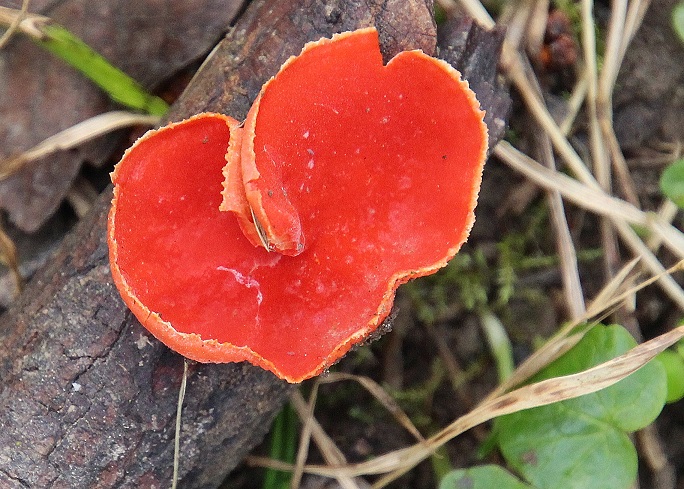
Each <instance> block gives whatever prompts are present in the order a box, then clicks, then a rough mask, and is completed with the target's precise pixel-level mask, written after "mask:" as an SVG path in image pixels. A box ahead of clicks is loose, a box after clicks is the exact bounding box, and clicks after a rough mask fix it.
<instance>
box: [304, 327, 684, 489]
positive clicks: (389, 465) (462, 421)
mask: <svg viewBox="0 0 684 489" xmlns="http://www.w3.org/2000/svg"><path fill="white" fill-rule="evenodd" d="M682 337H684V326H680V327H679V328H676V329H674V330H672V331H670V332H668V333H665V334H663V335H661V336H659V337H658V338H655V339H653V340H650V341H648V342H646V343H642V344H641V345H639V346H637V347H635V348H633V349H632V350H630V351H628V352H627V353H625V354H624V355H620V356H619V357H617V358H615V359H613V360H610V361H608V362H605V363H602V364H600V365H597V366H596V367H593V368H591V369H588V370H585V371H584V372H580V373H577V374H573V375H567V376H562V377H556V378H553V379H548V380H544V381H541V382H537V383H534V384H530V385H527V386H524V387H521V388H519V389H516V390H514V391H512V392H509V393H507V394H502V395H499V396H496V397H494V398H492V399H489V400H487V401H485V402H484V403H483V404H480V405H479V406H478V407H477V408H475V409H474V410H473V411H471V412H469V413H468V414H466V415H464V416H462V417H461V418H458V419H457V420H456V421H454V422H453V423H452V424H450V425H449V426H447V427H446V428H444V429H443V430H441V431H440V432H439V433H437V434H436V435H434V436H432V437H430V438H429V439H427V440H426V441H425V442H424V443H421V444H416V445H414V446H411V447H408V448H404V449H401V450H397V451H394V452H391V453H388V454H385V455H382V456H379V457H377V458H375V459H373V460H370V461H367V462H362V463H358V464H352V465H347V466H340V467H327V466H307V467H306V468H305V470H306V471H307V472H310V473H313V474H319V475H324V476H327V477H339V476H340V475H342V474H344V475H346V476H348V477H356V476H361V475H377V474H387V475H385V476H384V477H382V478H381V479H380V480H378V481H377V482H376V483H375V484H374V485H373V487H374V488H380V487H385V486H386V485H387V484H389V483H390V482H392V481H393V480H395V479H396V478H397V477H399V476H401V475H402V474H404V473H406V472H407V471H409V470H411V469H412V468H413V467H415V466H416V465H417V464H418V463H420V462H422V461H423V460H425V459H426V458H428V457H429V456H431V455H432V454H433V453H434V452H435V451H436V450H437V449H438V448H439V447H440V446H442V445H444V444H445V443H446V442H448V441H449V440H451V439H453V438H454V437H456V436H458V435H460V434H461V433H463V432H465V431H467V430H469V429H471V428H473V427H474V426H477V425H479V424H481V423H484V422H486V421H489V420H491V419H493V418H496V417H498V416H503V415H505V414H511V413H514V412H518V411H521V410H524V409H530V408H534V407H539V406H545V405H548V404H553V403H555V402H559V401H563V400H567V399H573V398H576V397H579V396H583V395H586V394H591V393H593V392H597V391H599V390H601V389H605V388H606V387H610V386H611V385H613V384H615V383H617V382H619V381H620V380H622V379H624V378H625V377H627V376H628V375H630V374H632V373H634V372H635V371H637V370H638V369H639V368H641V367H642V366H643V365H645V364H646V363H647V362H648V361H649V360H651V359H652V358H653V357H654V356H656V355H657V354H658V353H660V352H661V351H663V350H664V349H665V348H667V347H668V346H670V345H672V344H674V343H675V342H677V341H678V340H679V339H681V338H682Z"/></svg>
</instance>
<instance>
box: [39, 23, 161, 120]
mask: <svg viewBox="0 0 684 489" xmlns="http://www.w3.org/2000/svg"><path fill="white" fill-rule="evenodd" d="M41 33H42V36H40V37H39V38H37V37H33V39H34V41H36V42H37V43H38V44H40V45H41V46H43V47H44V48H45V49H47V50H48V51H50V52H51V53H53V54H54V55H56V56H59V57H60V58H61V59H62V60H64V61H66V62H67V63H68V64H70V65H71V66H72V67H74V68H76V69H77V70H78V71H80V72H81V73H82V74H83V75H85V76H86V77H88V78H89V79H90V80H92V81H93V82H94V83H95V84H96V85H98V86H99V87H100V88H102V89H103V90H104V91H105V92H106V93H107V94H108V95H109V96H110V97H111V98H112V100H114V101H116V102H118V103H120V104H122V105H125V106H127V107H130V108H132V109H136V110H141V111H144V112H147V113H148V114H151V115H157V116H161V115H164V114H165V113H166V111H167V110H168V108H169V106H168V104H167V103H166V102H164V101H163V100H162V99H161V98H159V97H156V96H154V95H152V94H150V93H149V92H147V91H146V90H145V89H144V88H143V87H142V86H141V85H140V84H139V83H138V82H136V81H135V80H134V79H132V78H131V77H130V76H128V75H127V74H126V73H124V72H123V71H121V70H120V69H118V68H116V67H114V66H113V65H112V64H111V63H109V61H107V60H106V59H105V58H104V57H102V56H101V55H100V54H98V53H97V52H96V51H94V50H93V49H92V48H91V47H90V46H88V45H87V44H86V43H85V42H83V41H82V40H81V39H79V38H78V37H76V36H75V35H73V34H72V33H71V32H69V31H68V30H67V29H66V28H64V27H62V26H61V25H59V24H55V23H53V22H46V23H44V24H42V25H41Z"/></svg>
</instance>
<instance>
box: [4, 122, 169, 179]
mask: <svg viewBox="0 0 684 489" xmlns="http://www.w3.org/2000/svg"><path fill="white" fill-rule="evenodd" d="M159 120H160V118H159V117H158V116H153V115H144V114H136V113H134V112H125V111H112V112H106V113H104V114H99V115H96V116H95V117H91V118H90V119H86V120H85V121H83V122H79V123H78V124H75V125H73V126H71V127H69V128H67V129H65V130H63V131H60V132H58V133H57V134H55V135H54V136H50V137H49V138H47V139H45V140H43V141H42V142H40V143H38V144H37V145H36V146H34V147H33V148H31V149H28V150H26V151H24V152H23V153H21V154H18V155H15V156H11V157H9V158H7V159H4V160H0V180H4V179H6V178H8V177H10V176H12V175H14V174H15V173H16V172H17V171H19V170H20V169H22V168H23V167H24V166H26V165H27V164H29V163H31V162H33V161H36V160H38V159H40V158H44V157H46V156H49V155H51V154H53V153H56V152H57V151H64V150H68V149H71V148H75V147H77V146H79V145H81V144H83V143H86V142H88V141H90V140H92V139H95V138H96V137H99V136H103V135H105V134H108V133H110V132H112V131H116V130H117V129H122V128H124V127H129V126H138V125H140V126H155V125H157V124H158V123H159Z"/></svg>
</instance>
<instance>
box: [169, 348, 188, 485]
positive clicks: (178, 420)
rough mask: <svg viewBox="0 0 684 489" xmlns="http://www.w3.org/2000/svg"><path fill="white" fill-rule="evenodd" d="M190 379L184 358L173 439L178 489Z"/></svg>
mask: <svg viewBox="0 0 684 489" xmlns="http://www.w3.org/2000/svg"><path fill="white" fill-rule="evenodd" d="M187 381H188V360H187V359H185V358H184V359H183V378H182V379H181V385H180V390H179V391H178V407H177V408H176V436H175V438H174V441H173V482H172V483H171V489H176V486H177V485H178V467H179V465H180V435H181V415H182V413H183V400H184V399H185V387H186V385H187Z"/></svg>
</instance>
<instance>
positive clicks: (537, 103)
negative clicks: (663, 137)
mask: <svg viewBox="0 0 684 489" xmlns="http://www.w3.org/2000/svg"><path fill="white" fill-rule="evenodd" d="M645 3H646V2H639V1H637V0H635V2H634V3H633V4H632V5H631V6H630V8H629V9H628V12H627V16H626V20H625V21H624V23H625V26H624V27H623V28H622V30H620V29H618V28H614V29H613V32H620V31H622V32H624V33H625V34H624V35H623V36H621V37H620V43H619V46H620V50H619V52H618V53H617V54H613V55H611V58H610V59H611V60H612V59H615V61H610V63H609V66H611V67H612V66H619V63H620V62H621V60H622V57H623V56H624V52H625V50H626V46H627V44H628V43H629V41H630V40H631V38H632V37H633V34H634V32H635V30H636V28H637V27H638V25H639V22H640V19H641V18H642V17H643V13H644V12H645V9H646V7H647V5H646V4H645ZM442 4H443V6H445V8H447V10H449V9H451V8H453V5H454V2H452V1H451V0H442ZM461 5H462V6H463V7H464V8H465V9H466V11H467V12H468V13H469V14H470V15H471V16H472V17H474V18H475V19H476V20H477V21H478V22H480V23H481V24H482V25H484V26H486V27H491V26H493V25H494V21H493V20H492V18H491V17H490V16H489V14H488V13H487V12H486V10H485V9H484V7H482V4H481V3H480V2H479V1H478V0H462V1H461ZM620 18H621V15H618V19H617V21H615V22H620ZM591 25H592V26H593V20H592V23H591ZM502 65H503V66H504V69H505V70H506V72H507V74H508V76H509V78H510V80H511V81H512V82H513V83H514V84H515V85H516V88H517V89H518V91H519V92H520V94H521V96H522V98H523V99H524V101H525V103H526V104H527V107H528V109H529V110H530V112H531V113H532V115H533V116H534V117H535V119H536V120H537V122H538V123H539V125H540V126H541V127H542V129H543V130H544V131H545V132H546V133H547V134H548V136H549V138H550V139H551V141H552V143H553V145H554V148H555V149H556V151H557V152H558V153H559V154H560V156H561V157H562V158H563V160H564V161H565V163H566V164H567V165H568V167H569V168H570V170H571V171H572V172H573V173H574V174H575V176H576V177H577V179H578V180H579V181H581V182H582V183H583V184H584V186H585V187H588V188H589V189H592V190H598V191H600V190H601V185H599V182H598V181H597V180H596V178H594V176H593V175H592V173H591V172H590V171H589V170H588V168H587V167H586V165H585V164H584V162H583V161H582V159H581V158H580V157H579V155H578V154H577V152H576V151H575V150H574V148H573V147H572V145H571V144H570V142H569V141H568V139H567V137H566V136H565V135H564V133H563V132H562V131H561V130H560V128H559V127H558V125H557V124H556V123H555V121H554V120H553V118H552V117H551V114H550V113H549V111H548V109H547V107H546V105H545V104H544V101H543V100H542V98H541V97H539V96H538V94H537V93H536V92H535V91H534V89H533V83H532V82H531V81H530V80H529V79H528V74H527V73H526V71H525V69H524V65H525V64H524V62H523V57H522V55H521V54H520V53H518V52H517V51H515V50H514V49H512V47H511V46H510V44H508V43H506V42H504V46H503V50H502ZM615 70H616V68H610V69H609V70H608V71H607V72H606V75H605V80H606V81H605V82H604V83H603V85H602V86H603V87H612V85H613V83H614V76H615V75H614V73H615ZM588 78H593V77H592V76H589V77H588ZM588 81H590V80H588ZM594 81H595V80H594ZM590 83H591V82H590ZM603 90H604V93H606V90H608V89H607V88H604V89H603ZM609 91H610V90H609ZM607 112H608V113H609V112H610V111H607ZM608 122H609V125H610V128H611V130H610V131H609V136H611V137H608V139H607V140H608V142H609V143H610V148H612V154H613V159H614V161H618V162H619V161H621V160H622V159H623V158H622V155H621V153H620V152H619V148H617V144H616V140H615V138H614V134H613V131H612V121H610V119H608ZM502 144H506V143H501V144H500V146H501V145H502ZM500 146H499V147H500ZM604 151H605V150H602V151H599V152H598V153H597V154H604ZM497 154H500V151H498V150H497ZM505 161H507V162H508V163H510V162H511V161H512V160H505ZM516 168H519V166H516ZM539 168H542V169H544V170H547V169H546V168H543V167H541V166H539ZM527 169H528V170H531V169H530V168H529V166H528V168H527ZM535 170H536V168H535V169H532V173H536V171H535ZM623 173H624V172H623ZM526 175H527V176H528V177H530V178H532V177H531V176H530V175H531V173H529V172H528V173H526ZM568 181H572V179H569V178H568V179H567V180H566V182H568ZM623 187H625V188H629V185H628V184H623ZM573 188H574V189H575V190H577V189H578V187H576V186H574V187H573ZM559 190H560V191H561V193H563V192H562V189H559ZM594 195H598V194H596V193H595V194H594ZM564 196H566V197H567V193H564ZM604 202H605V200H604ZM613 202H614V203H615V202H620V204H618V207H620V209H619V212H626V214H627V215H626V216H625V218H623V219H622V222H620V220H616V219H615V216H616V215H617V214H618V213H613V216H611V219H613V222H614V225H615V227H616V228H617V231H618V232H619V234H620V235H621V237H622V239H623V240H624V241H625V243H626V244H627V245H628V246H629V247H630V248H631V249H632V252H633V253H634V255H635V256H643V257H644V264H645V265H646V266H648V267H649V270H650V271H651V273H652V274H654V275H657V274H660V273H661V272H662V270H663V268H664V267H663V266H662V265H661V264H660V262H659V260H658V259H657V258H656V257H655V256H654V255H653V254H652V253H651V252H650V251H649V250H648V248H647V247H646V246H645V245H643V242H642V241H641V239H640V238H639V237H638V236H637V235H636V234H635V233H634V231H633V230H631V228H630V227H629V226H628V225H626V224H625V221H626V222H628V223H632V224H639V225H645V227H646V228H648V229H649V230H650V231H651V232H652V233H654V234H655V235H657V236H659V237H660V238H661V239H662V240H663V242H664V243H665V244H666V246H668V248H670V249H671V250H672V251H673V252H674V253H675V254H676V255H677V256H678V257H680V258H682V257H684V238H683V237H682V234H681V232H679V231H678V230H677V229H675V228H674V227H672V226H671V225H669V224H667V223H662V222H659V220H658V219H657V218H654V219H651V218H647V215H646V214H645V213H643V212H642V211H640V210H639V209H638V208H636V207H635V206H630V207H629V208H628V207H626V206H629V204H628V203H627V202H625V201H621V200H620V199H614V200H613ZM578 203H579V205H582V206H583V207H586V208H591V209H592V210H595V211H598V210H599V209H598V206H596V205H594V203H593V202H586V201H583V202H578ZM599 214H601V215H606V212H599ZM630 216H631V218H627V217H630ZM663 277H664V276H663ZM660 285H661V287H663V289H664V290H665V292H666V293H667V294H668V295H669V296H670V297H671V298H672V299H673V300H674V301H675V302H676V303H677V304H678V305H679V307H682V308H684V292H682V290H681V287H679V286H678V285H677V284H676V282H674V280H672V279H671V278H667V277H664V278H663V279H662V280H661V282H660Z"/></svg>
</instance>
